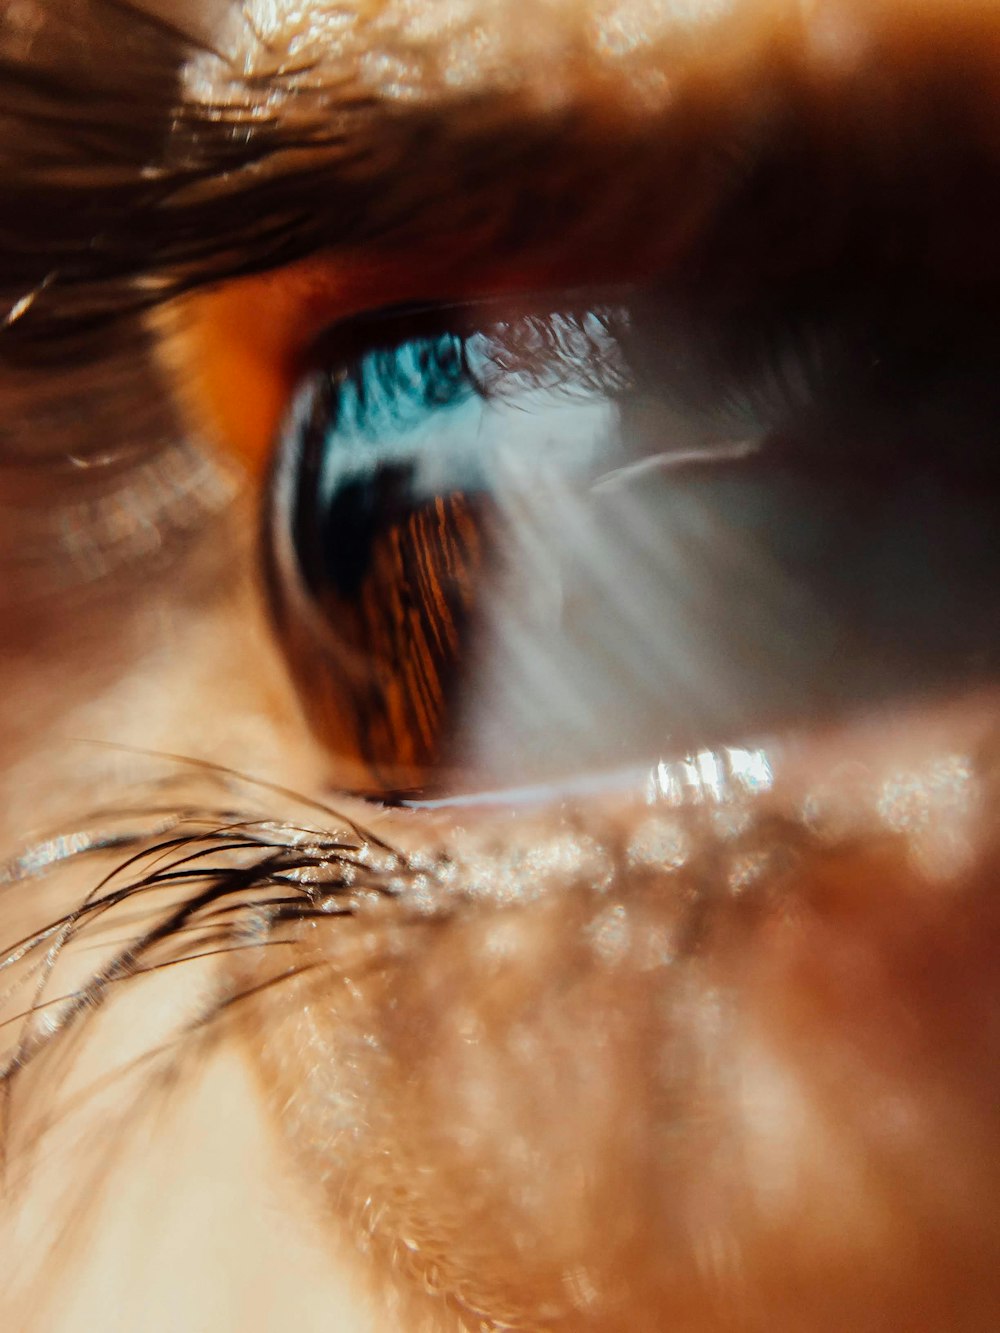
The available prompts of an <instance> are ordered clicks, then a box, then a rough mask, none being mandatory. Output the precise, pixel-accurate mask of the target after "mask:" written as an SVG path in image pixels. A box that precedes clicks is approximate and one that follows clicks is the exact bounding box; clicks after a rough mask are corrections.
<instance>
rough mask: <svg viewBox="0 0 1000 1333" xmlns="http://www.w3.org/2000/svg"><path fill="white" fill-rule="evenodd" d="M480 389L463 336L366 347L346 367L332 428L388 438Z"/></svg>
mask: <svg viewBox="0 0 1000 1333" xmlns="http://www.w3.org/2000/svg"><path fill="white" fill-rule="evenodd" d="M476 392H477V389H476V386H475V384H474V383H473V382H472V379H471V377H470V375H469V373H468V369H467V366H466V363H465V355H464V347H463V339H462V338H461V336H459V335H458V334H454V333H440V334H436V335H429V336H426V337H418V338H413V339H411V340H409V341H408V342H404V343H401V344H400V345H399V346H397V347H390V348H386V349H377V350H374V351H371V352H367V353H365V354H364V355H363V356H361V357H359V358H358V360H357V361H356V362H355V363H354V364H353V365H352V366H350V368H349V369H347V370H346V371H345V372H344V374H343V376H342V378H341V379H340V380H339V382H338V386H337V394H336V416H335V418H334V420H333V421H331V423H330V424H331V429H332V430H333V431H335V432H337V433H339V434H340V435H341V436H342V437H344V438H348V437H349V438H353V439H355V440H370V441H374V442H376V443H384V442H385V441H386V439H391V437H392V436H393V434H395V433H397V432H405V431H407V430H411V429H413V428H414V427H418V426H420V425H421V424H422V423H423V422H424V421H425V420H426V418H427V413H428V412H429V411H435V410H440V409H443V408H447V407H453V406H455V405H456V404H461V403H463V402H466V401H467V400H468V399H469V398H470V397H473V396H474V395H475V394H476Z"/></svg>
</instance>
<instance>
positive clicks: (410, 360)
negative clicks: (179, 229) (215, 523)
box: [268, 292, 998, 796]
mask: <svg viewBox="0 0 1000 1333" xmlns="http://www.w3.org/2000/svg"><path fill="white" fill-rule="evenodd" d="M544 301H545V303H544V304H543V303H542V300H539V301H538V302H536V304H535V306H534V308H531V307H525V305H524V304H523V303H522V306H521V307H520V308H513V307H512V308H510V309H508V310H503V309H497V308H496V307H495V306H492V305H489V304H483V305H480V306H475V305H471V306H464V307H457V308H451V309H444V310H440V311H437V312H435V311H425V312H420V313H407V312H398V313H397V312H389V313H387V314H384V315H380V316H375V317H369V318H367V319H365V320H360V321H355V323H354V324H353V325H352V326H349V327H347V328H345V329H342V330H337V331H335V332H334V333H333V334H332V335H331V336H330V338H329V339H328V340H327V341H326V343H324V344H321V346H320V349H319V350H318V352H317V361H318V366H317V368H316V369H314V370H313V371H311V372H309V373H308V374H307V375H306V376H305V378H304V380H303V382H302V383H301V385H300V387H299V390H298V393H297V396H296V399H295V403H294V407H293V409H292V411H291V414H290V416H289V419H288V423H287V425H286V427H285V430H284V434H283V437H282V441H281V447H280V450H279V456H278V460H277V464H276V469H275V474H274V483H273V491H272V499H271V505H270V510H269V515H268V531H269V538H270V541H269V563H270V586H271V590H272V600H273V606H274V610H275V613H276V617H277V621H278V625H279V631H280V638H281V641H282V644H283V646H284V649H285V652H286V655H287V657H288V659H289V662H290V665H291V668H292V672H293V675H294V676H295V678H296V680H297V682H298V685H299V689H300V694H301V696H302V699H303V702H304V705H305V707H306V710H307V712H308V714H309V716H310V718H311V720H312V722H313V725H314V726H315V728H316V730H317V731H318V733H319V734H320V735H321V737H322V738H323V739H324V740H325V741H326V742H327V744H328V745H329V746H330V748H331V750H332V751H333V752H334V753H335V754H336V755H338V757H340V758H343V759H346V760H348V761H354V763H355V764H356V765H357V769H356V771H357V773H358V774H359V776H358V779H357V781H356V783H355V786H356V787H358V788H361V789H364V788H366V787H371V788H372V789H374V790H376V791H379V792H381V793H383V794H384V793H386V792H388V791H407V790H414V791H416V792H418V793H420V794H423V795H430V796H433V795H436V794H441V793H456V792H461V791H464V792H469V791H474V790H476V789H482V788H486V789H488V788H490V787H497V786H504V785H506V784H515V783H519V784H524V783H525V782H527V783H528V785H529V786H530V785H531V784H532V783H534V782H553V781H556V782H558V781H560V780H566V779H568V778H570V777H571V776H573V775H578V774H580V773H581V772H583V773H587V772H591V773H593V772H599V771H608V770H613V769H616V768H622V767H628V766H634V765H637V764H643V763H646V764H649V763H652V762H655V761H656V760H657V759H658V758H660V757H661V756H665V755H666V756H676V757H680V756H682V755H683V754H685V753H687V752H690V751H695V750H699V749H701V748H703V747H704V746H706V745H708V746H713V745H715V744H717V743H718V742H720V741H722V740H729V741H743V740H750V741H754V740H755V739H756V738H757V737H760V736H762V735H767V734H770V733H772V732H774V731H785V730H787V729H788V728H795V727H797V726H802V725H805V724H815V723H817V722H819V723H825V722H827V721H831V720H835V719H837V718H841V717H844V716H845V715H848V714H850V713H852V712H855V711H858V710H863V709H865V708H867V707H869V706H871V705H874V704H878V703H881V702H884V701H885V700H887V699H895V698H897V697H906V696H912V695H915V694H916V695H922V694H927V693H930V694H934V693H935V692H936V691H938V690H939V689H940V688H941V687H942V686H944V685H949V686H950V685H952V684H954V683H955V681H956V678H959V679H960V680H965V681H966V682H969V681H975V680H977V679H979V678H981V677H983V676H985V675H986V674H988V673H989V672H991V671H992V670H993V668H994V667H995V665H996V661H997V648H998V644H997V633H996V623H995V622H996V617H995V591H994V589H995V582H996V572H997V570H996V554H995V549H994V548H995V542H994V539H993V533H994V531H995V527H996V519H997V517H998V514H997V508H998V505H997V500H996V497H995V494H994V489H993V488H992V487H989V486H983V485H981V484H980V483H981V480H982V476H981V473H982V469H983V468H984V467H986V468H988V467H990V466H992V463H990V462H989V461H986V462H984V458H983V451H982V450H981V437H982V436H983V435H984V429H983V427H982V425H981V424H978V423H976V424H975V425H974V428H970V429H968V430H966V431H965V433H964V436H963V438H962V439H960V440H956V439H955V438H954V437H953V436H950V435H948V434H946V433H945V432H944V431H943V430H941V429H940V428H939V426H938V420H939V418H940V416H941V399H942V396H944V397H945V398H947V397H948V395H951V396H953V395H954V393H955V384H956V382H958V383H960V384H963V385H964V386H965V389H966V399H967V410H966V418H967V420H973V421H974V420H975V416H976V410H977V407H979V406H980V405H981V403H980V400H981V399H982V398H983V391H982V390H981V389H980V388H979V387H978V384H979V380H978V378H977V376H978V377H979V378H982V373H983V370H984V363H983V362H982V359H981V349H976V351H975V353H970V355H969V357H968V358H967V360H966V361H962V359H961V356H958V357H956V356H955V355H954V354H952V355H951V357H950V358H949V360H948V363H947V365H946V366H944V367H943V368H942V374H941V375H940V376H938V377H936V378H935V376H933V375H930V376H929V377H928V375H927V373H926V372H927V369H928V365H927V362H928V358H929V356H930V352H931V350H932V349H933V347H934V346H935V345H936V340H937V339H938V337H939V332H940V329H939V325H940V322H941V320H942V318H943V316H942V315H941V314H940V313H936V314H935V315H934V317H933V318H929V319H928V320H927V322H926V328H923V329H921V330H919V331H918V333H917V334H916V335H913V334H912V333H911V332H909V331H907V332H906V333H905V334H904V333H903V332H901V330H900V328H898V327H893V325H892V321H891V320H888V321H887V320H883V321H882V324H881V328H880V330H879V332H878V333H877V334H874V335H873V334H869V335H868V336H867V337H866V338H865V339H864V340H863V342H862V343H861V345H860V346H857V345H855V344H854V343H851V342H850V341H849V338H848V334H850V336H851V337H854V336H855V335H856V329H855V330H854V331H853V332H852V331H851V330H850V329H849V327H847V322H846V321H844V320H843V319H841V323H840V325H837V326H834V327H833V329H832V330H831V328H830V327H823V328H821V329H820V332H819V334H818V335H815V336H812V337H809V336H807V333H808V330H807V331H806V332H803V329H802V327H801V326H798V325H791V324H789V326H788V327H787V328H782V327H781V326H780V325H779V326H778V331H777V333H776V332H775V326H774V321H773V320H771V321H770V324H766V323H759V324H758V325H757V326H756V327H755V326H754V325H753V323H750V324H749V325H748V327H747V328H746V329H744V330H742V331H741V332H740V337H739V338H737V337H736V336H735V335H734V333H733V332H732V331H731V330H726V329H723V330H722V331H721V333H720V332H719V330H718V328H717V327H716V326H710V325H708V324H707V323H705V322H704V321H702V322H700V323H699V322H697V321H694V320H692V319H690V318H689V317H687V316H684V315H683V314H681V315H679V314H678V312H677V310H676V308H673V307H671V306H670V305H669V303H666V302H661V301H659V300H658V298H657V296H656V295H655V294H650V293H647V292H628V293H624V294H618V296H617V298H616V299H615V300H613V301H599V300H595V301H592V302H590V303H588V304H585V303H582V302H581V300H580V296H579V294H578V293H574V294H569V295H568V296H566V297H565V298H564V304H563V306H562V308H556V301H555V298H552V297H548V298H544ZM657 311H659V316H657ZM855 318H856V317H855ZM845 347H846V348H847V350H846V351H845ZM720 348H724V349H725V350H724V351H720ZM977 358H978V359H977ZM956 361H957V362H958V365H959V371H956V369H955V363H956ZM970 367H971V369H970ZM887 390H888V391H890V392H889V398H890V401H894V402H895V403H896V404H897V410H896V412H895V414H894V415H893V414H891V413H887V412H886V409H885V406H884V404H885V400H886V396H887ZM876 402H878V403H879V404H881V406H880V407H879V409H878V412H877V413H876V409H875V403H876Z"/></svg>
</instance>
